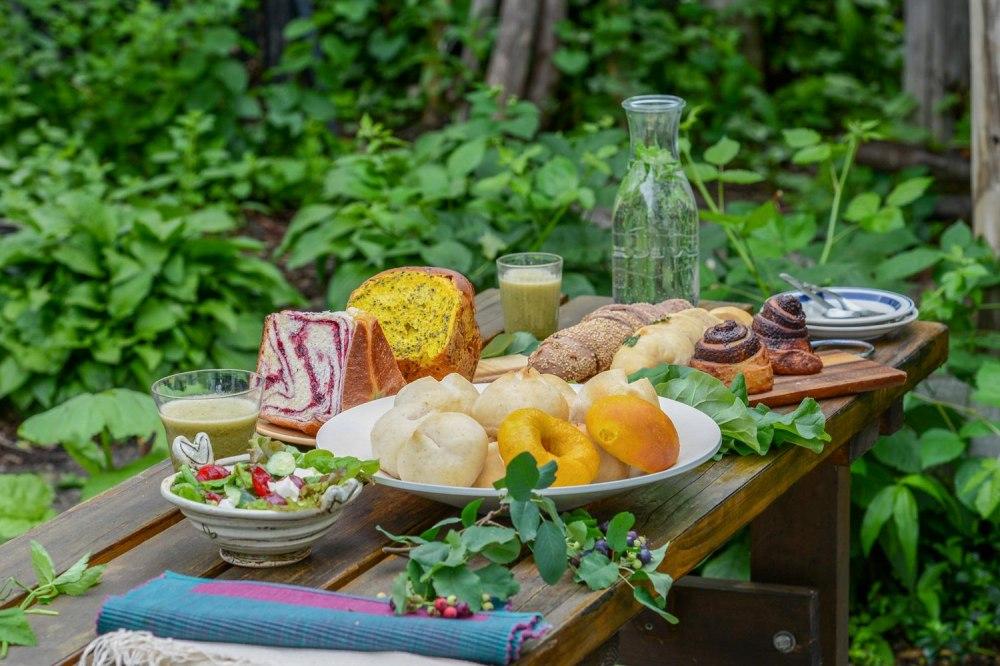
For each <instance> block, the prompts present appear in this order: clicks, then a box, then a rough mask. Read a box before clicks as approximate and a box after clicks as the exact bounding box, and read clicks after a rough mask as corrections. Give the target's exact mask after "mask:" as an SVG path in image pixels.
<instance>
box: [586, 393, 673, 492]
mask: <svg viewBox="0 0 1000 666" xmlns="http://www.w3.org/2000/svg"><path fill="white" fill-rule="evenodd" d="M586 422H587V432H588V433H589V434H590V436H591V438H592V439H593V440H594V442H596V443H597V445H598V446H600V447H601V448H603V449H604V450H605V451H607V452H608V453H610V454H611V455H613V456H614V457H615V458H618V459H619V460H621V461H622V462H623V463H626V464H628V465H632V466H633V467H638V468H639V469H641V470H642V471H643V472H646V473H647V474H651V473H653V472H662V471H663V470H665V469H667V468H669V467H673V466H674V464H675V463H676V462H677V455H678V453H679V452H680V443H679V442H678V439H677V429H676V428H674V424H673V422H672V421H671V420H670V417H668V416H667V415H666V414H664V413H663V410H662V409H660V408H659V406H657V405H651V404H650V403H648V402H646V401H645V400H643V399H642V398H639V397H637V396H634V395H627V394H626V395H609V396H605V397H603V398H600V399H598V400H597V401H596V402H594V404H593V406H592V407H591V408H590V409H589V410H587V416H586Z"/></svg>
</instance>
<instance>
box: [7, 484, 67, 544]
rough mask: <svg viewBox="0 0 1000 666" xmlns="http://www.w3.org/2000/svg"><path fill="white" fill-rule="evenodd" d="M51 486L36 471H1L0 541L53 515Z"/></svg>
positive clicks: (20, 532) (14, 535) (16, 534)
mask: <svg viewBox="0 0 1000 666" xmlns="http://www.w3.org/2000/svg"><path fill="white" fill-rule="evenodd" d="M53 498H54V493H53V491H52V486H50V485H49V483H48V482H47V481H46V480H45V479H43V478H42V477H41V476H38V475H37V474H0V542H3V541H6V540H7V539H12V538H14V537H16V536H18V535H19V534H23V533H24V532H27V531H28V530H29V529H31V528H32V527H34V526H35V525H37V524H39V523H41V522H43V521H45V520H48V519H49V518H51V517H52V516H54V515H55V511H54V510H53V509H52V500H53Z"/></svg>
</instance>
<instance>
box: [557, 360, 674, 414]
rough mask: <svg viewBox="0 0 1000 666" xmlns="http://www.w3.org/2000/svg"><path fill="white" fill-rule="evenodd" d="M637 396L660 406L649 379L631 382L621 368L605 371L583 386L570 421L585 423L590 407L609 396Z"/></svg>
mask: <svg viewBox="0 0 1000 666" xmlns="http://www.w3.org/2000/svg"><path fill="white" fill-rule="evenodd" d="M626 394H628V395H635V396H638V397H640V398H642V399H643V400H645V401H646V402H648V403H650V404H651V405H657V406H659V404H660V400H659V398H658V397H657V396H656V390H655V389H654V388H653V385H652V384H651V383H650V381H649V380H648V379H646V378H645V377H643V378H642V379H640V380H638V381H634V382H631V383H630V382H629V380H628V374H627V373H626V372H625V371H624V370H623V369H621V368H612V369H611V370H605V371H604V372H601V373H598V374H596V375H594V376H593V377H591V378H590V380H589V381H588V382H587V383H586V384H584V385H583V388H581V389H580V392H579V393H578V394H577V395H576V400H574V401H573V408H572V409H571V410H570V415H569V420H570V421H572V422H573V423H583V420H584V418H585V417H586V416H587V412H588V411H589V410H590V406H591V405H593V404H594V403H595V402H596V401H597V400H599V399H600V398H603V397H605V396H609V395H626Z"/></svg>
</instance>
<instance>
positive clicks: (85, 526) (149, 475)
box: [0, 461, 183, 607]
mask: <svg viewBox="0 0 1000 666" xmlns="http://www.w3.org/2000/svg"><path fill="white" fill-rule="evenodd" d="M172 471H173V469H172V468H171V467H170V463H169V462H166V461H165V462H162V463H160V464H158V465H154V466H152V467H150V468H149V469H146V470H144V471H142V472H140V473H139V474H137V475H136V476H134V477H132V478H130V479H127V480H125V481H122V482H121V483H119V484H118V485H117V486H114V487H113V488H111V489H109V490H108V491H107V492H104V493H102V494H101V495H100V496H99V497H97V498H94V499H92V500H89V501H87V502H82V503H80V504H77V505H76V506H74V507H71V508H70V509H68V510H67V511H64V512H63V513H60V514H59V515H58V516H56V517H55V518H53V519H52V520H50V521H48V522H47V523H45V524H44V525H42V526H40V527H37V528H35V529H34V530H31V531H30V532H28V533H27V534H22V535H21V536H19V537H16V538H14V539H11V540H10V541H7V542H6V543H4V544H0V579H2V578H6V577H7V576H13V577H14V578H17V579H18V580H20V581H22V582H28V581H33V580H34V579H35V574H34V572H33V571H32V569H31V562H30V560H29V558H28V553H29V552H30V548H31V547H30V543H29V542H30V541H31V540H32V539H34V540H36V541H38V542H39V543H41V544H42V545H43V546H45V548H46V550H48V551H49V554H51V555H52V560H53V562H54V563H55V567H56V570H57V571H62V570H64V569H66V568H67V567H69V566H70V565H71V564H73V563H74V562H76V561H77V560H78V559H80V558H81V557H82V556H83V555H85V554H87V553H90V555H91V562H93V563H94V564H103V563H106V562H110V561H111V560H113V559H114V558H116V557H118V556H119V555H121V554H122V553H124V552H126V551H128V550H129V549H131V548H133V547H134V546H136V545H138V544H140V543H142V542H143V541H145V540H147V539H150V538H152V537H153V536H155V535H156V534H157V533H159V532H162V531H163V530H165V529H167V528H168V527H170V526H171V525H173V524H175V523H177V522H178V521H179V520H181V519H182V518H183V516H181V513H180V511H178V510H177V509H176V508H174V506H173V505H171V504H168V503H167V502H166V501H165V500H164V499H163V498H162V497H161V496H160V480H161V479H162V478H163V477H165V476H166V475H168V474H170V473H171V472H172ZM20 599H21V596H16V597H13V598H11V599H7V600H6V602H5V603H4V604H3V606H4V607H6V606H10V605H13V604H14V603H16V602H17V601H20Z"/></svg>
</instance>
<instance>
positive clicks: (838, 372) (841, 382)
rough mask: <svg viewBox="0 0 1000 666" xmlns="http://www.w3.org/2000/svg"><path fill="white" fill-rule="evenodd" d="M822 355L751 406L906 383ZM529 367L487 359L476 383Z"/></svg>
mask: <svg viewBox="0 0 1000 666" xmlns="http://www.w3.org/2000/svg"><path fill="white" fill-rule="evenodd" d="M819 356H820V358H822V359H823V370H822V371H821V372H820V373H819V374H815V375H795V376H789V375H775V377H774V388H773V389H771V390H770V391H768V392H767V393H757V394H754V395H751V396H750V402H751V404H754V405H756V404H758V403H763V404H765V405H767V406H768V407H781V406H782V405H795V404H798V403H799V402H801V401H802V399H803V398H816V399H817V400H821V399H823V398H835V397H838V396H842V395H853V394H855V393H864V392H866V391H872V390H874V389H879V388H887V387H890V386H900V385H902V384H904V383H905V382H906V373H905V372H904V371H902V370H897V369H895V368H891V367H889V366H887V365H883V364H881V363H877V362H875V361H869V360H868V359H864V358H861V357H860V356H858V355H856V354H851V353H849V352H845V351H835V350H831V351H825V352H820V353H819ZM527 364H528V357H527V356H524V355H522V354H513V355H509V356H497V357H494V358H484V359H483V360H481V361H480V362H479V367H477V368H476V376H475V381H476V382H484V383H485V382H492V381H493V380H494V379H496V378H497V377H499V376H500V375H503V374H505V373H507V372H510V371H511V370H518V369H520V368H523V367H524V366H525V365H527Z"/></svg>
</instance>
